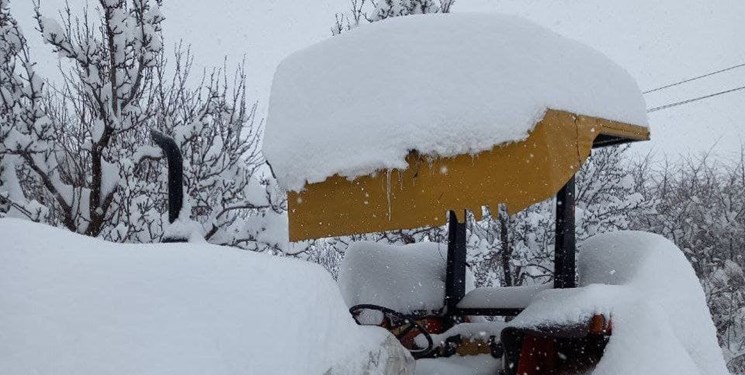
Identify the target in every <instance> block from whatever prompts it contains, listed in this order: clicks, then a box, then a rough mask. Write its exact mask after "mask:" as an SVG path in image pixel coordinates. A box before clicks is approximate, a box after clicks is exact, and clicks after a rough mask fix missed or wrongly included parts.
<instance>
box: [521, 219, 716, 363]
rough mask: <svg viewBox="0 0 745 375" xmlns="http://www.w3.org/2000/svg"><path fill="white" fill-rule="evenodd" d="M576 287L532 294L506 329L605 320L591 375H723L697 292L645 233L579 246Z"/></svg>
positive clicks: (672, 249) (671, 253) (667, 251)
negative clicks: (604, 337) (607, 329)
mask: <svg viewBox="0 0 745 375" xmlns="http://www.w3.org/2000/svg"><path fill="white" fill-rule="evenodd" d="M578 265H579V272H580V286H581V287H580V288H576V289H552V290H546V291H543V292H541V293H539V294H538V295H537V296H536V297H535V298H534V299H533V301H532V303H531V304H530V305H529V306H528V308H527V309H526V310H525V311H523V312H522V313H521V314H520V315H518V316H517V317H516V318H515V320H513V321H512V322H510V325H512V326H517V327H541V326H547V325H552V324H560V325H573V324H586V322H588V321H589V319H590V318H591V316H592V315H594V314H604V315H606V316H610V318H611V321H612V324H613V334H612V336H611V338H610V342H609V343H608V346H607V347H606V348H605V352H604V355H603V358H602V359H601V360H600V362H599V363H598V365H597V367H596V368H595V370H594V371H593V372H592V373H593V375H616V374H618V375H620V374H677V375H689V374H690V375H713V374H717V375H725V374H728V371H727V369H726V367H725V364H724V359H723V357H722V352H721V349H720V348H719V345H718V343H717V339H716V331H715V328H714V324H713V322H712V320H711V316H710V314H709V311H708V308H707V306H706V299H705V296H704V292H703V290H702V289H701V285H700V284H699V281H698V278H697V277H696V274H695V272H694V271H693V268H692V267H691V265H690V263H688V261H687V260H686V258H685V257H684V256H683V253H682V252H681V251H680V249H678V248H677V247H676V246H675V244H673V243H672V242H670V241H668V240H667V239H665V238H664V237H661V236H658V235H656V234H651V233H645V232H616V233H610V234H603V235H599V236H595V237H593V238H591V239H588V240H587V241H585V242H584V243H583V244H582V246H581V252H580V258H579V262H578Z"/></svg>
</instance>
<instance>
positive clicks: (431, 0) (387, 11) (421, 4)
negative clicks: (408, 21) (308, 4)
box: [331, 0, 455, 35]
mask: <svg viewBox="0 0 745 375" xmlns="http://www.w3.org/2000/svg"><path fill="white" fill-rule="evenodd" d="M453 3H455V0H439V1H437V2H436V1H435V0H380V1H377V2H376V1H369V2H368V1H367V0H350V2H349V11H348V13H337V14H336V22H335V23H334V26H333V27H332V28H331V33H332V34H333V35H338V34H341V33H343V32H344V31H348V30H351V29H353V28H355V27H357V26H359V25H360V23H361V22H376V21H381V20H384V19H386V18H391V17H400V16H409V15H413V14H429V13H450V7H451V6H452V5H453Z"/></svg>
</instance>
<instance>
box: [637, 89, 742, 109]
mask: <svg viewBox="0 0 745 375" xmlns="http://www.w3.org/2000/svg"><path fill="white" fill-rule="evenodd" d="M740 90H745V86H741V87H736V88H734V89H729V90H725V91H720V92H717V93H714V94H709V95H704V96H699V97H697V98H692V99H687V100H683V101H680V102H675V103H670V104H665V105H661V106H659V107H654V108H650V109H648V110H647V113H651V112H656V111H659V110H663V109H667V108H672V107H677V106H679V105H684V104H688V103H693V102H697V101H699V100H704V99H708V98H712V97H715V96H719V95H724V94H729V93H731V92H735V91H740Z"/></svg>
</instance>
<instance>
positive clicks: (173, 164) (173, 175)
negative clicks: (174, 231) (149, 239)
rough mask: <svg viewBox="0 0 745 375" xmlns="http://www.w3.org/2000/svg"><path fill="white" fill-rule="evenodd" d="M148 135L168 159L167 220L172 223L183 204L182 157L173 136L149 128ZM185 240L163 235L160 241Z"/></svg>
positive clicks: (185, 239)
mask: <svg viewBox="0 0 745 375" xmlns="http://www.w3.org/2000/svg"><path fill="white" fill-rule="evenodd" d="M150 137H152V139H153V142H155V144H157V145H158V146H159V147H160V148H161V149H162V150H163V154H164V155H165V156H166V159H167V160H168V222H169V223H171V224H173V222H174V221H176V219H178V217H179V213H180V212H181V207H182V206H183V204H184V158H183V156H181V150H179V148H178V145H176V141H175V140H173V138H171V137H169V136H167V135H165V134H163V133H161V132H159V131H157V130H151V131H150ZM187 240H188V239H187V238H180V237H179V238H175V237H172V236H170V237H166V236H164V237H163V240H162V242H187Z"/></svg>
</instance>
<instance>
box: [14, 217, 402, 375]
mask: <svg viewBox="0 0 745 375" xmlns="http://www.w3.org/2000/svg"><path fill="white" fill-rule="evenodd" d="M0 238H2V241H3V242H2V247H0V333H1V334H0V353H2V355H0V374H75V375H84V374H91V375H93V374H96V375H100V374H166V373H168V374H170V373H174V374H181V375H184V374H200V375H202V374H211V375H222V374H282V375H284V374H319V375H320V374H327V373H329V374H345V375H346V374H355V373H362V370H363V369H364V368H365V367H366V366H368V361H369V359H370V358H378V359H379V361H378V362H377V363H378V364H379V366H385V364H386V361H387V357H388V355H389V353H395V354H398V355H399V356H400V355H402V354H401V352H397V353H396V352H395V350H394V351H393V352H385V351H384V350H385V349H382V348H383V347H381V344H382V343H383V342H384V341H385V340H387V338H389V337H390V336H388V335H387V333H386V332H385V331H383V330H381V329H378V328H371V327H360V326H357V325H356V324H355V323H354V321H353V320H352V317H351V316H350V315H349V313H348V312H347V307H346V305H345V304H344V302H343V301H342V299H341V295H340V294H339V291H338V288H337V287H336V284H335V283H334V281H333V280H332V279H331V277H330V276H329V275H328V274H327V273H326V271H324V270H323V269H322V268H321V267H319V266H316V265H312V264H309V263H305V262H301V261H296V260H289V259H279V258H275V257H271V256H267V255H260V254H254V253H250V252H245V251H240V250H235V249H231V248H226V247H217V246H211V245H206V244H205V245H194V244H189V245H187V244H168V245H166V244H162V245H161V244H155V245H119V244H112V243H107V242H104V241H100V240H97V239H91V238H87V237H83V236H80V235H76V234H73V233H70V232H68V231H65V230H62V229H56V228H51V227H47V226H44V225H41V224H34V223H30V222H27V221H17V220H11V219H0ZM393 348H396V346H393ZM403 358H405V357H403ZM381 368H382V367H375V366H373V365H371V368H368V369H369V370H371V371H373V372H375V371H382V370H381ZM330 369H333V371H331V372H327V371H328V370H330Z"/></svg>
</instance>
